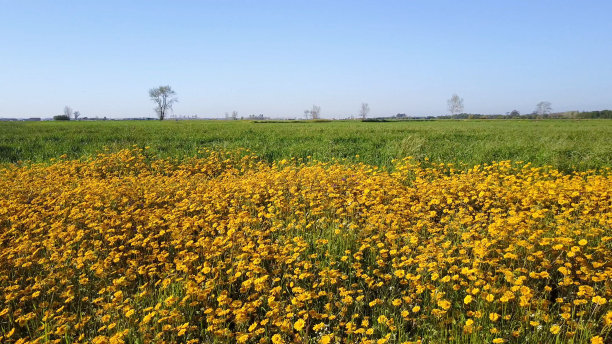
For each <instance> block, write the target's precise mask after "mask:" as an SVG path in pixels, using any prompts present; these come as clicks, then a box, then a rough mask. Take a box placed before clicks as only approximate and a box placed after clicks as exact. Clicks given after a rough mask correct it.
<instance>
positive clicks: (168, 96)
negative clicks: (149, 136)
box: [149, 86, 178, 121]
mask: <svg viewBox="0 0 612 344" xmlns="http://www.w3.org/2000/svg"><path fill="white" fill-rule="evenodd" d="M175 94H176V92H174V90H172V88H171V87H170V86H159V87H157V88H152V89H150V90H149V97H150V98H151V100H152V101H153V102H154V103H155V104H157V106H156V107H155V112H156V113H157V117H159V120H160V121H163V120H164V118H166V114H167V113H168V110H172V104H174V103H176V102H177V101H178V99H177V98H176V97H174V95H175Z"/></svg>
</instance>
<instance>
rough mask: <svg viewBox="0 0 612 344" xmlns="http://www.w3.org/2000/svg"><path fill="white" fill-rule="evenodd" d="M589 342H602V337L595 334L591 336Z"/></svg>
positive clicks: (599, 343)
mask: <svg viewBox="0 0 612 344" xmlns="http://www.w3.org/2000/svg"><path fill="white" fill-rule="evenodd" d="M591 344H604V341H603V338H602V337H600V336H595V337H593V338H591Z"/></svg>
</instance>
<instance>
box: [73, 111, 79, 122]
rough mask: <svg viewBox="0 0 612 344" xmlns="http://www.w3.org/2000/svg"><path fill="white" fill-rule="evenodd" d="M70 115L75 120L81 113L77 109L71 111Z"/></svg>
mask: <svg viewBox="0 0 612 344" xmlns="http://www.w3.org/2000/svg"><path fill="white" fill-rule="evenodd" d="M72 116H73V117H74V119H75V120H77V119H79V117H80V116H81V113H80V112H78V111H75V112H73V113H72Z"/></svg>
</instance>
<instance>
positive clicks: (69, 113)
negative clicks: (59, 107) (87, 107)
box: [64, 105, 72, 118]
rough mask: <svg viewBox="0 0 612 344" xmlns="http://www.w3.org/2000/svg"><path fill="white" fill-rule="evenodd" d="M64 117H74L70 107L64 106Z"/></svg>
mask: <svg viewBox="0 0 612 344" xmlns="http://www.w3.org/2000/svg"><path fill="white" fill-rule="evenodd" d="M64 116H66V117H68V118H70V117H72V108H71V107H70V106H68V105H66V106H64Z"/></svg>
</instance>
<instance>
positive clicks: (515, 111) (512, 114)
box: [510, 110, 521, 117]
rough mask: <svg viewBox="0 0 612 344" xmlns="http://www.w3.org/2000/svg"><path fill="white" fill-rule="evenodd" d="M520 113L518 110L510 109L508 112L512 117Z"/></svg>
mask: <svg viewBox="0 0 612 344" xmlns="http://www.w3.org/2000/svg"><path fill="white" fill-rule="evenodd" d="M520 115H521V113H520V112H518V110H512V111H511V112H510V116H512V117H517V116H520Z"/></svg>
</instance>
